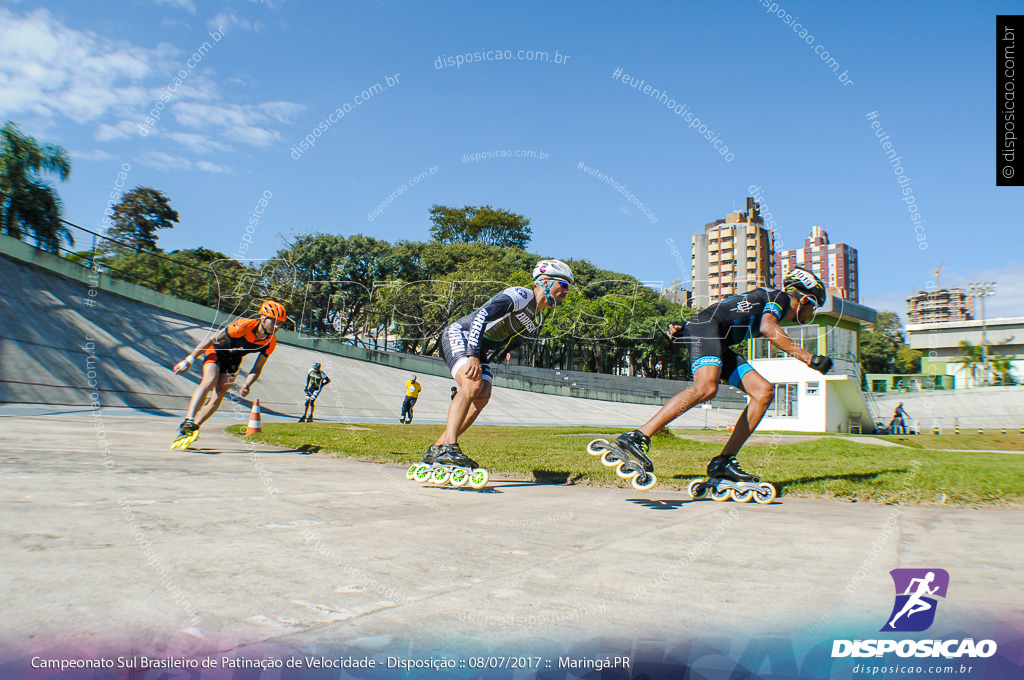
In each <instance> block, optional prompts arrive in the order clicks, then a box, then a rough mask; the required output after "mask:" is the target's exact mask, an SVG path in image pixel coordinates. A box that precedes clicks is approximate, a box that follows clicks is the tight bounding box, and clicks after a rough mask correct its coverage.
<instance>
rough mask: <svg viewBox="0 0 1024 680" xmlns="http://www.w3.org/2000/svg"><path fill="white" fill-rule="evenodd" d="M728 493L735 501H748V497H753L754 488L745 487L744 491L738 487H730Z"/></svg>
mask: <svg viewBox="0 0 1024 680" xmlns="http://www.w3.org/2000/svg"><path fill="white" fill-rule="evenodd" d="M729 494H730V495H731V496H732V499H733V500H734V501H736V502H737V503H749V502H750V499H751V498H753V497H754V490H753V489H747V490H745V491H740V490H739V489H732V490H731V491H729Z"/></svg>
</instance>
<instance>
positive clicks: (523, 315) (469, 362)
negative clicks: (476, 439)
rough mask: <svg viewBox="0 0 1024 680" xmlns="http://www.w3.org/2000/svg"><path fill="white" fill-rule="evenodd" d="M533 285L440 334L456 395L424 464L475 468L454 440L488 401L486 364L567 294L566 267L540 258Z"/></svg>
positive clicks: (501, 296) (514, 289)
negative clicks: (445, 424) (453, 380)
mask: <svg viewBox="0 0 1024 680" xmlns="http://www.w3.org/2000/svg"><path fill="white" fill-rule="evenodd" d="M533 281H534V284H533V289H530V288H524V287H522V286H510V287H509V288H506V289H505V290H503V291H501V292H500V293H498V294H497V295H495V296H494V297H492V298H491V299H490V300H488V301H487V302H486V303H485V304H484V306H483V307H481V308H480V309H478V310H476V311H475V312H473V313H472V314H468V315H467V316H464V317H462V318H461V319H459V320H458V321H456V322H454V323H452V324H451V325H449V326H448V328H446V329H445V330H444V331H443V333H442V336H441V352H442V355H443V356H444V360H445V362H447V364H448V368H449V369H450V370H451V373H452V377H453V378H455V382H456V383H458V391H457V392H456V393H455V398H454V399H452V401H451V404H450V405H449V407H448V423H447V426H446V427H445V430H444V432H443V433H441V436H440V437H438V438H437V441H436V442H434V443H433V444H431V445H430V448H428V449H427V451H426V453H424V454H423V462H424V463H427V464H431V463H435V462H436V463H441V464H445V465H457V466H461V467H470V468H477V467H479V465H477V463H476V461H474V460H473V459H472V458H470V457H469V456H467V455H466V454H464V453H463V452H462V449H461V448H460V447H459V444H458V440H459V436H460V435H461V434H462V433H463V432H465V431H466V430H467V429H469V426H470V425H472V424H473V421H475V420H476V418H477V416H479V415H480V412H481V411H482V410H483V408H484V406H486V405H487V402H488V400H490V398H491V367H490V365H489V363H488V362H489V361H490V360H491V359H492V358H493V357H494V356H497V355H498V354H499V353H500V352H503V351H505V348H506V347H508V346H509V345H510V344H511V343H512V342H513V341H514V340H515V339H516V338H518V337H519V336H521V335H523V334H525V333H531V334H532V333H535V332H536V331H537V330H538V329H539V328H540V325H541V323H542V322H543V312H544V310H546V309H548V308H549V307H554V306H555V305H557V304H558V303H560V302H561V301H562V300H564V299H565V296H566V294H568V292H569V286H570V285H571V284H572V283H573V275H572V269H570V268H569V265H567V264H565V263H564V262H562V261H560V260H541V261H540V262H538V263H537V266H536V267H534V268H533Z"/></svg>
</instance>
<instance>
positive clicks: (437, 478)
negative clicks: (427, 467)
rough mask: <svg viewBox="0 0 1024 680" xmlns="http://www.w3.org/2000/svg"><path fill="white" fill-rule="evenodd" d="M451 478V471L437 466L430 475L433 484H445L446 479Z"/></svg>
mask: <svg viewBox="0 0 1024 680" xmlns="http://www.w3.org/2000/svg"><path fill="white" fill-rule="evenodd" d="M451 478H452V472H451V470H449V469H448V468H445V467H439V468H434V473H433V474H432V475H430V481H431V482H432V483H434V484H438V485H440V484H447V483H448V480H449V479H451Z"/></svg>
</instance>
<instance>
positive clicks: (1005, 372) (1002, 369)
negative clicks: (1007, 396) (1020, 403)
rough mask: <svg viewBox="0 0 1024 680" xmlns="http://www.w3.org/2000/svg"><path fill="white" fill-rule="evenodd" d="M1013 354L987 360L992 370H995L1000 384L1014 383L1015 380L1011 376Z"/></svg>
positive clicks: (1015, 382)
mask: <svg viewBox="0 0 1024 680" xmlns="http://www.w3.org/2000/svg"><path fill="white" fill-rule="evenodd" d="M1016 358H1017V357H1015V356H1012V355H1011V356H996V357H992V358H991V359H989V360H988V362H989V363H990V364H991V365H992V370H993V371H995V373H996V375H998V376H999V384H1000V385H1016V384H1017V381H1016V380H1014V378H1013V360H1014V359H1016Z"/></svg>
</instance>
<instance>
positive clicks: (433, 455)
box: [423, 444, 441, 465]
mask: <svg viewBox="0 0 1024 680" xmlns="http://www.w3.org/2000/svg"><path fill="white" fill-rule="evenodd" d="M440 452H441V447H439V446H438V445H437V444H431V445H430V446H429V447H427V450H426V451H425V452H424V453H423V463H424V465H433V464H434V461H435V460H437V454H439V453H440Z"/></svg>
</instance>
